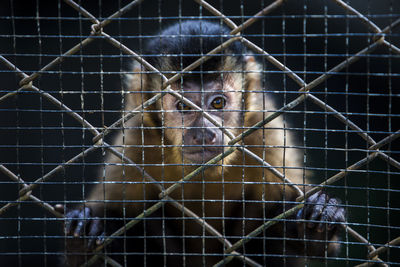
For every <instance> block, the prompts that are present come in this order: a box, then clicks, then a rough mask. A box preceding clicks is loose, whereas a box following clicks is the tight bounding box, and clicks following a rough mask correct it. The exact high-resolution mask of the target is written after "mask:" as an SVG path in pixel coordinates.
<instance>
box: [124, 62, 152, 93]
mask: <svg viewBox="0 0 400 267" xmlns="http://www.w3.org/2000/svg"><path fill="white" fill-rule="evenodd" d="M130 71H131V72H130V73H129V74H127V75H126V84H125V85H126V89H127V90H129V91H136V92H140V91H143V90H144V89H145V87H146V82H147V75H146V69H145V68H144V67H143V66H142V64H140V63H139V62H137V61H134V62H133V63H132V65H131V66H130Z"/></svg>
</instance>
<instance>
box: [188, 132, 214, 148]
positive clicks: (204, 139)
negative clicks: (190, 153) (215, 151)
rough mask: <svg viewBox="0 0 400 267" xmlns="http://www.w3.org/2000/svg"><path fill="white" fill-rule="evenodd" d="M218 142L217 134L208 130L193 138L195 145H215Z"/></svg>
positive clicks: (198, 133)
mask: <svg viewBox="0 0 400 267" xmlns="http://www.w3.org/2000/svg"><path fill="white" fill-rule="evenodd" d="M216 141H217V135H216V133H215V132H213V131H210V130H206V131H204V132H203V130H201V129H200V130H198V132H197V133H196V134H195V135H194V136H193V144H195V145H203V144H204V145H213V144H215V143H216Z"/></svg>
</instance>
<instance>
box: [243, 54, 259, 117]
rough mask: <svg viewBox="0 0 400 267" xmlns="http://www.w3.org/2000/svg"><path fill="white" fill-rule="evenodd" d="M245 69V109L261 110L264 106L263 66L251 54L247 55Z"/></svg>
mask: <svg viewBox="0 0 400 267" xmlns="http://www.w3.org/2000/svg"><path fill="white" fill-rule="evenodd" d="M244 60H245V65H244V68H245V69H244V70H245V72H246V75H245V86H246V88H245V92H246V93H245V109H246V110H260V108H262V101H260V99H263V97H261V98H260V92H261V79H262V75H261V66H260V64H259V63H258V62H257V61H256V59H255V58H254V57H253V56H251V55H248V56H245V57H244Z"/></svg>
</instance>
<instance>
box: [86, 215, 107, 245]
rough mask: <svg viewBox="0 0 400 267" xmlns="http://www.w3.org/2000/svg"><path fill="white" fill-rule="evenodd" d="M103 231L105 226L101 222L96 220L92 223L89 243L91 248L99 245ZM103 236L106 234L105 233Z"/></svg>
mask: <svg viewBox="0 0 400 267" xmlns="http://www.w3.org/2000/svg"><path fill="white" fill-rule="evenodd" d="M102 229H103V225H102V221H101V220H99V219H95V220H93V221H92V223H91V225H90V231H89V236H90V239H89V243H88V246H89V248H91V247H93V246H94V245H95V244H96V245H97V240H98V239H99V233H102V232H101V231H102ZM102 234H104V232H103V233H102ZM95 241H96V242H95Z"/></svg>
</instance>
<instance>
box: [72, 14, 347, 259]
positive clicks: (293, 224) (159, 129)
mask: <svg viewBox="0 0 400 267" xmlns="http://www.w3.org/2000/svg"><path fill="white" fill-rule="evenodd" d="M229 37H231V36H229V29H228V28H226V27H225V26H223V25H221V24H220V23H214V22H207V21H185V22H181V23H176V24H173V25H171V26H169V27H167V28H166V29H165V30H163V31H161V32H160V33H159V34H157V35H155V37H154V38H152V39H150V40H149V41H148V42H147V45H146V50H145V51H144V55H145V59H146V60H147V61H148V62H149V63H150V64H152V65H153V66H154V67H155V68H157V69H158V70H160V71H161V72H162V73H163V74H164V75H165V76H166V77H167V78H170V77H172V76H173V75H174V74H176V73H178V72H179V71H182V70H183V69H184V68H185V67H187V66H188V65H190V64H191V63H192V62H194V61H195V60H197V59H198V58H200V57H201V56H202V55H204V54H206V53H208V52H209V51H211V50H213V49H214V48H216V47H218V46H220V45H221V44H222V43H223V42H224V41H226V40H228V38H229ZM131 73H132V74H129V75H128V77H127V79H126V80H127V82H126V83H127V93H126V96H125V110H126V111H130V110H133V109H135V108H136V107H138V106H139V105H141V104H142V103H144V102H145V101H147V100H148V99H150V98H151V97H153V96H154V95H156V94H157V93H160V92H161V90H162V82H163V80H162V79H161V78H160V76H159V74H157V73H155V72H150V71H146V70H145V68H144V67H142V66H141V65H140V64H139V63H137V62H135V63H133V65H132V68H131ZM262 80H263V75H262V69H261V66H260V64H259V63H257V61H256V60H255V58H254V57H253V56H252V55H251V53H250V52H248V51H246V49H245V47H244V46H243V45H242V44H241V43H240V41H235V42H233V43H232V44H231V45H230V46H229V47H227V48H225V49H223V50H222V51H221V52H219V53H218V54H217V55H215V56H214V57H212V58H211V59H209V60H208V61H206V62H204V63H203V64H201V65H200V66H199V67H197V68H196V69H195V70H193V71H191V72H190V73H185V74H184V75H183V77H182V78H181V79H179V80H178V81H176V82H175V83H173V84H171V88H172V89H173V90H175V91H176V92H178V93H181V94H182V95H183V96H184V97H185V98H187V99H189V100H190V101H192V102H193V103H194V104H196V105H197V106H198V107H200V108H201V109H203V110H204V111H206V112H207V113H208V114H210V116H211V117H212V118H213V119H214V120H215V121H217V122H218V123H220V124H221V125H222V126H223V128H226V129H228V130H229V131H230V132H232V133H233V134H234V135H235V136H236V135H239V134H240V133H242V132H244V131H245V130H246V129H249V127H251V126H253V125H254V124H255V123H257V122H259V121H261V120H263V119H264V118H265V117H266V116H268V115H269V114H270V112H273V111H275V110H277V109H276V107H275V105H274V101H273V99H272V98H271V96H270V95H269V94H268V92H267V91H266V90H265V89H264V88H262ZM284 127H285V124H284V123H283V119H282V118H281V117H278V118H276V119H274V120H273V121H271V122H270V123H268V124H267V125H265V126H264V127H261V128H259V129H257V130H256V131H255V132H253V133H252V134H251V135H249V136H247V137H245V138H244V140H242V141H241V142H240V143H238V145H239V146H241V147H242V148H247V149H248V150H250V151H251V152H253V153H255V154H256V155H258V156H259V157H260V158H262V159H264V160H265V161H266V162H268V163H269V164H271V165H272V166H273V167H275V168H276V169H277V170H279V171H280V172H281V173H283V174H284V175H285V176H287V177H289V178H290V179H291V180H292V181H293V182H294V183H296V184H300V185H301V186H300V187H301V188H305V187H306V185H305V180H304V178H303V177H304V175H303V171H302V164H301V161H300V158H301V156H302V152H301V150H299V149H296V148H295V147H294V144H293V141H292V137H291V134H290V132H289V131H288V130H285V129H284ZM122 128H123V129H121V131H120V132H119V133H118V135H117V136H116V138H115V141H114V142H113V145H114V146H116V147H117V148H118V151H119V152H121V153H122V154H123V155H124V156H125V157H127V158H129V159H131V160H132V161H133V162H135V163H136V164H138V165H139V166H141V167H142V168H143V170H142V171H141V170H140V169H138V168H135V167H134V166H132V165H131V164H126V163H125V162H124V161H122V160H121V159H120V158H118V157H117V156H115V155H113V154H110V155H108V156H107V158H106V164H105V165H104V167H103V168H101V170H100V174H99V177H100V178H99V180H98V183H97V184H96V185H95V186H94V188H93V190H92V191H91V193H90V195H89V197H88V198H87V199H86V200H85V203H84V204H83V205H81V206H78V207H75V208H72V209H71V208H67V211H66V217H67V219H66V225H65V231H66V235H67V239H66V265H69V266H77V265H80V264H83V263H85V262H86V261H87V260H89V259H90V258H91V256H92V255H93V249H94V248H95V247H96V245H98V244H99V243H101V241H102V240H104V238H105V237H107V236H109V235H110V234H112V233H113V232H114V231H115V230H117V229H118V228H119V227H121V226H123V225H124V224H125V223H127V222H128V221H130V220H131V219H133V218H135V217H136V216H138V215H139V214H141V213H143V212H144V211H145V209H147V208H149V207H151V206H152V205H154V204H155V203H157V202H158V201H160V198H159V194H160V189H159V188H157V186H155V185H154V184H152V183H151V182H148V181H147V180H146V179H145V178H144V172H146V173H148V174H149V175H150V176H151V177H153V178H154V179H155V180H156V181H157V183H158V184H159V185H162V186H163V187H164V188H168V187H169V186H171V185H172V184H174V183H176V182H177V181H179V180H181V179H182V178H183V177H184V176H185V175H187V174H189V173H191V172H192V171H193V170H195V169H196V168H198V167H199V166H201V165H203V164H205V163H206V162H208V161H209V160H210V159H212V158H214V157H215V156H217V155H219V154H220V153H222V152H224V151H225V150H227V149H228V148H229V147H230V146H229V145H228V142H229V141H230V138H229V137H227V136H226V135H225V134H223V132H222V131H221V129H219V128H218V127H216V126H215V125H214V124H213V123H211V122H210V121H209V120H208V119H206V118H205V116H204V114H203V113H202V112H200V111H198V110H196V109H194V108H192V107H190V106H189V105H187V104H185V103H184V102H183V101H182V99H180V98H176V97H174V96H173V95H171V94H165V95H164V96H163V97H162V98H161V99H159V100H158V101H157V102H155V103H154V104H152V105H151V106H149V107H148V108H146V109H145V110H143V112H141V113H140V114H138V115H137V116H135V117H134V118H132V119H130V120H128V121H127V122H126V123H125V124H124V125H123V127H122ZM169 196H170V197H171V198H173V199H175V200H177V201H178V202H180V203H181V204H183V205H184V207H186V208H188V209H190V210H191V211H193V212H194V213H195V214H196V215H197V216H199V217H200V218H202V219H204V220H205V221H206V222H207V223H208V224H210V225H211V226H212V227H214V228H215V229H216V230H217V231H218V232H219V233H221V234H222V235H223V236H224V237H225V238H226V239H227V240H229V241H230V242H231V243H234V242H236V241H238V240H240V239H241V238H243V237H244V236H245V235H247V234H249V233H250V232H251V231H253V230H255V229H256V228H257V227H259V226H260V225H262V224H263V223H265V222H267V221H269V220H271V219H272V218H273V217H275V216H277V215H279V214H281V213H282V212H284V211H286V210H288V209H290V208H292V207H294V206H295V205H296V204H298V203H296V202H295V199H296V198H297V197H298V196H299V195H298V193H297V192H296V191H295V190H294V189H293V188H292V187H290V186H288V185H287V184H286V185H285V184H284V183H283V182H282V180H281V179H280V178H278V177H276V176H275V175H274V174H273V173H272V172H271V171H270V169H269V168H266V167H263V166H261V165H260V163H259V162H257V161H256V160H255V159H254V158H252V157H251V156H249V155H247V154H245V153H244V152H242V151H240V150H236V151H235V152H234V153H231V154H230V155H228V156H226V157H225V158H223V159H222V160H220V161H219V162H217V163H216V164H214V165H213V166H211V167H208V168H206V169H205V170H203V171H202V172H200V173H199V174H197V176H195V177H193V178H192V179H190V180H189V181H187V182H184V183H182V185H181V186H180V187H179V188H177V189H176V190H174V191H173V192H172V193H171V194H170V195H169ZM162 201H164V202H165V203H164V204H163V206H162V207H161V208H160V209H158V210H157V211H156V212H155V213H153V214H152V215H150V216H147V217H145V219H143V221H142V222H140V223H139V224H137V225H135V226H134V227H132V229H131V230H129V231H128V232H127V233H126V234H124V235H122V236H121V237H119V238H117V240H114V241H113V242H112V243H111V244H110V245H107V246H106V247H105V248H104V253H105V255H107V256H109V257H110V258H112V259H113V260H115V261H117V262H119V263H120V264H122V265H124V266H145V265H147V266H160V265H164V266H185V265H186V266H212V265H213V264H215V263H217V262H219V261H221V260H223V259H224V258H226V257H227V256H229V254H224V250H225V249H226V248H227V247H226V246H224V244H222V243H221V242H220V241H219V240H218V239H217V237H215V236H213V235H210V234H208V233H207V231H206V229H205V227H204V225H202V223H200V224H199V223H198V222H196V220H195V219H194V218H193V217H188V216H186V215H184V213H183V210H180V209H177V208H176V207H174V206H173V205H172V204H171V203H170V202H168V199H167V200H165V199H163V200H162ZM344 221H345V211H344V209H343V208H342V207H340V204H339V201H338V200H337V199H335V198H331V197H329V196H328V195H327V194H326V193H323V192H319V193H316V194H314V195H312V196H310V197H308V198H307V199H306V204H305V206H304V207H303V208H302V209H300V210H299V211H298V212H297V213H296V214H295V215H293V216H291V217H288V218H287V219H286V220H284V221H280V222H278V223H276V224H275V225H274V226H272V227H270V228H267V229H266V230H265V231H264V232H262V233H261V234H260V235H258V236H257V237H255V238H252V239H251V240H250V241H249V242H247V243H245V244H244V245H242V246H241V247H240V248H239V249H237V252H239V253H241V254H242V255H244V256H246V257H248V258H250V259H251V260H253V261H255V262H257V263H259V264H260V265H266V266H284V265H286V266H298V265H300V264H304V261H305V259H308V258H319V259H324V258H326V257H328V256H335V255H337V253H338V252H339V249H340V246H339V242H340V241H339V238H338V232H339V231H338V229H339V228H340V227H339V224H341V223H343V222H344ZM104 262H105V260H104V258H100V260H99V262H97V263H96V264H95V265H96V266H99V265H101V264H104ZM227 265H228V266H235V265H239V266H243V265H246V262H244V261H243V258H242V259H241V258H240V257H236V258H235V259H234V260H232V261H231V262H229V263H228V264H227Z"/></svg>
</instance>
